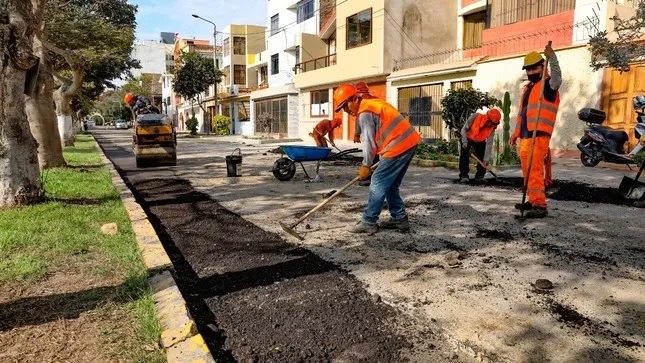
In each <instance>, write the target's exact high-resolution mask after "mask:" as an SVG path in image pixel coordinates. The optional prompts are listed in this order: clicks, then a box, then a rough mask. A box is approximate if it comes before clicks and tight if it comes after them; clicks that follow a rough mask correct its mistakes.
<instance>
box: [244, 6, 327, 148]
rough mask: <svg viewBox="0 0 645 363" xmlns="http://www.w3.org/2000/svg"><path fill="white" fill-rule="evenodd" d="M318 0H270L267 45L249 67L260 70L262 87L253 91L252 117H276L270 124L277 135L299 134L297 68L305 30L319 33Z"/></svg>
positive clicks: (256, 127) (256, 71)
mask: <svg viewBox="0 0 645 363" xmlns="http://www.w3.org/2000/svg"><path fill="white" fill-rule="evenodd" d="M318 9H319V0H301V1H295V0H271V1H268V2H267V28H268V32H267V33H268V34H267V42H266V44H267V47H266V51H265V52H262V53H260V54H259V55H257V56H256V57H255V58H256V61H255V63H252V64H249V69H250V70H252V71H253V72H255V73H257V77H258V79H259V80H260V82H259V87H258V89H257V90H254V91H253V92H252V93H251V120H252V121H253V123H254V124H255V132H256V133H262V132H263V130H261V127H260V126H259V125H258V124H256V123H255V120H256V117H257V116H259V115H260V114H262V113H270V114H272V115H273V118H274V120H276V121H275V122H274V124H273V126H272V128H271V134H272V135H273V136H274V137H280V138H284V137H291V138H293V137H298V136H299V130H298V120H299V111H300V110H299V107H308V106H307V105H299V104H298V89H297V88H295V86H294V83H295V70H296V68H297V67H298V66H299V63H301V60H302V58H303V57H302V55H301V49H302V48H301V44H302V34H312V35H316V34H317V33H318V30H319V28H320V24H319V19H320V17H319V15H318V14H319V11H318Z"/></svg>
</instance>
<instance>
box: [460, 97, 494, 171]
mask: <svg viewBox="0 0 645 363" xmlns="http://www.w3.org/2000/svg"><path fill="white" fill-rule="evenodd" d="M501 119H502V114H501V113H500V112H499V110H497V109H495V108H491V109H490V110H488V111H487V112H486V114H481V113H477V112H475V113H473V114H472V115H471V116H470V117H469V118H468V120H466V123H464V126H463V127H462V128H461V154H460V155H459V182H460V183H468V182H469V181H470V179H469V178H468V172H469V171H470V150H471V149H472V150H474V152H475V156H477V158H478V159H479V160H480V161H481V162H483V163H486V165H487V164H488V159H490V155H491V151H492V150H493V138H495V129H497V126H498V125H499V121H500V120H501ZM484 175H486V168H484V167H483V166H482V165H480V164H479V163H477V173H475V180H476V181H477V182H480V183H481V182H483V181H484Z"/></svg>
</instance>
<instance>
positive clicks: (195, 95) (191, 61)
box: [173, 52, 223, 124]
mask: <svg viewBox="0 0 645 363" xmlns="http://www.w3.org/2000/svg"><path fill="white" fill-rule="evenodd" d="M180 63H181V66H180V68H179V69H177V71H176V72H175V80H174V83H173V90H174V91H175V92H176V93H177V94H178V95H180V96H182V97H184V98H185V99H187V100H190V102H191V105H192V103H193V102H194V101H197V104H198V105H199V107H200V108H201V109H202V111H203V114H204V117H206V108H205V107H204V105H203V102H202V101H203V100H202V99H201V94H202V93H204V92H206V90H207V89H208V87H209V86H211V85H213V84H216V83H219V82H221V80H222V76H223V73H222V71H220V70H219V69H216V68H215V67H214V66H213V60H212V59H208V58H204V57H202V56H201V55H199V54H198V53H195V52H182V53H181V58H180ZM193 117H195V112H194V111H193ZM202 121H204V124H206V119H204V120H202Z"/></svg>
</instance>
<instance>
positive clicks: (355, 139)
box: [354, 135, 361, 144]
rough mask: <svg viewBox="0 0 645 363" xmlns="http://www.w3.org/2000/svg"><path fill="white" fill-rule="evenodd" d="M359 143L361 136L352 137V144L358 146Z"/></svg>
mask: <svg viewBox="0 0 645 363" xmlns="http://www.w3.org/2000/svg"><path fill="white" fill-rule="evenodd" d="M360 143H361V136H360V135H354V144H360Z"/></svg>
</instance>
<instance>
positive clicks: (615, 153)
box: [577, 96, 645, 167]
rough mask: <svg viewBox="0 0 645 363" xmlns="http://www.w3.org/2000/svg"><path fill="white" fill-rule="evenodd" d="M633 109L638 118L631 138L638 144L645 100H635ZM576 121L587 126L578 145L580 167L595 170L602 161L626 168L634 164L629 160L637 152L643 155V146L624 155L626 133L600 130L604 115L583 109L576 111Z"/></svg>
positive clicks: (643, 128)
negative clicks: (634, 137) (634, 138)
mask: <svg viewBox="0 0 645 363" xmlns="http://www.w3.org/2000/svg"><path fill="white" fill-rule="evenodd" d="M634 109H635V110H636V114H637V124H636V125H635V127H634V136H636V139H637V140H639V139H640V138H641V136H642V135H645V97H643V96H637V97H634ZM578 119H580V120H581V121H584V122H586V123H587V125H588V128H587V129H586V130H585V135H584V136H583V137H582V139H580V142H579V143H578V145H577V146H578V150H580V151H581V153H580V161H581V162H582V165H584V166H588V167H594V166H596V165H598V164H599V163H600V162H601V161H604V162H607V163H613V164H623V165H628V166H629V165H634V164H636V162H635V161H634V160H633V159H632V157H633V156H634V155H635V154H637V153H639V152H643V151H644V149H643V146H642V145H640V144H636V146H635V147H634V149H633V150H632V152H631V153H629V154H627V153H626V152H625V147H624V145H625V143H626V142H627V141H629V135H628V134H627V133H626V132H625V131H621V130H614V129H612V128H610V127H607V126H601V124H602V123H603V122H605V120H606V114H605V112H604V111H601V110H596V109H593V108H583V109H581V110H580V111H578ZM637 148H638V149H637Z"/></svg>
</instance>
